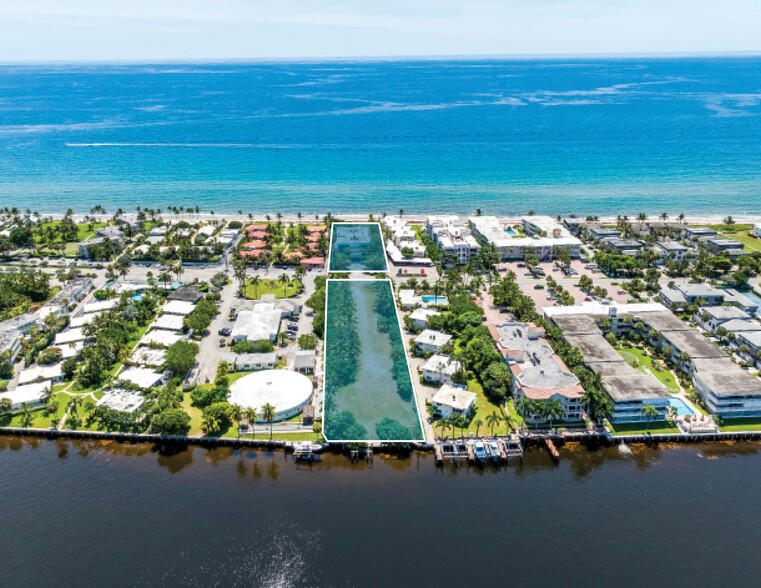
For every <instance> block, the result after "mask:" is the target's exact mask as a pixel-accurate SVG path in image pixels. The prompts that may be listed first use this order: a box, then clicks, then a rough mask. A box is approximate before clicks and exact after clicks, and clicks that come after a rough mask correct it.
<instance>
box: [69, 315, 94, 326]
mask: <svg viewBox="0 0 761 588" xmlns="http://www.w3.org/2000/svg"><path fill="white" fill-rule="evenodd" d="M94 318H95V314H93V313H90V314H81V315H79V316H75V317H74V318H72V319H70V320H69V327H70V328H72V329H78V328H79V327H84V326H85V325H87V324H90V323H91V322H92V321H93V319H94Z"/></svg>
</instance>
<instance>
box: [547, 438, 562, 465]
mask: <svg viewBox="0 0 761 588" xmlns="http://www.w3.org/2000/svg"><path fill="white" fill-rule="evenodd" d="M544 444H545V445H546V446H547V451H549V452H550V455H551V456H552V459H553V460H554V461H555V462H556V463H557V462H559V461H560V453H559V452H558V450H557V448H556V447H555V443H553V442H552V439H549V438H547V439H545V440H544Z"/></svg>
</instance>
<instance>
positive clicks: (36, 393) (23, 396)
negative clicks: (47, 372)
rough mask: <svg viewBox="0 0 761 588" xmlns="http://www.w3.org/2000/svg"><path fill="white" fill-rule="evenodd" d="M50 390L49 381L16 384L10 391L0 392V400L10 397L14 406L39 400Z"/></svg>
mask: <svg viewBox="0 0 761 588" xmlns="http://www.w3.org/2000/svg"><path fill="white" fill-rule="evenodd" d="M48 390H50V381H46V382H39V383H37V384H25V385H23V386H18V387H17V388H16V389H15V390H11V391H10V392H3V393H2V394H0V400H2V399H3V398H10V399H11V403H12V404H13V405H14V406H15V405H17V404H22V403H23V402H29V403H32V402H39V401H40V400H42V399H43V398H44V397H45V393H46V392H47V391H48Z"/></svg>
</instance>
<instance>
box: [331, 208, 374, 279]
mask: <svg viewBox="0 0 761 588" xmlns="http://www.w3.org/2000/svg"><path fill="white" fill-rule="evenodd" d="M336 225H353V226H357V225H378V233H380V238H381V248H382V249H383V263H384V264H385V266H386V269H382V270H331V269H330V260H331V257H332V256H333V227H334V226H336ZM327 271H328V274H330V273H331V271H332V272H333V273H335V274H387V273H388V272H389V270H388V259H387V255H386V242H385V241H384V240H383V228H382V227H381V224H380V222H356V223H353V222H349V221H345V222H335V223H332V224H331V225H330V246H329V247H328V265H327Z"/></svg>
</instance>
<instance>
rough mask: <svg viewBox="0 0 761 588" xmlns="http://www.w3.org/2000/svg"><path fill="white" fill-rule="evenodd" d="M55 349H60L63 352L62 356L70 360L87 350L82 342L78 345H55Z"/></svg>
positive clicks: (78, 342) (77, 343)
mask: <svg viewBox="0 0 761 588" xmlns="http://www.w3.org/2000/svg"><path fill="white" fill-rule="evenodd" d="M54 347H58V349H60V350H61V355H62V356H63V358H64V359H69V358H70V357H74V356H75V355H76V354H77V353H79V352H80V351H82V350H83V349H84V348H85V344H84V343H83V342H82V341H77V342H76V343H65V344H64V345H54Z"/></svg>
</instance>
